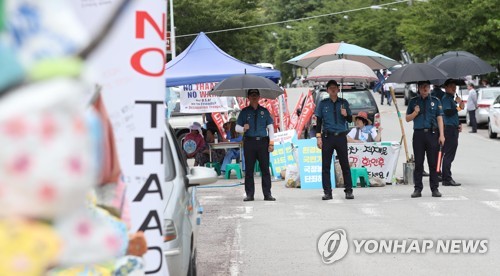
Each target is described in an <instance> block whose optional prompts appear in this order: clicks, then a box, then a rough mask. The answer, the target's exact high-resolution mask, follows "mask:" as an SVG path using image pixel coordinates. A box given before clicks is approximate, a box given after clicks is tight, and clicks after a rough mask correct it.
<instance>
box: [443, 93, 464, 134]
mask: <svg viewBox="0 0 500 276" xmlns="http://www.w3.org/2000/svg"><path fill="white" fill-rule="evenodd" d="M441 103H442V104H443V113H444V116H443V120H444V125H445V126H454V127H458V125H459V124H460V121H459V120H458V110H457V103H456V102H455V96H454V95H452V94H448V93H446V94H444V96H443V98H442V99H441Z"/></svg>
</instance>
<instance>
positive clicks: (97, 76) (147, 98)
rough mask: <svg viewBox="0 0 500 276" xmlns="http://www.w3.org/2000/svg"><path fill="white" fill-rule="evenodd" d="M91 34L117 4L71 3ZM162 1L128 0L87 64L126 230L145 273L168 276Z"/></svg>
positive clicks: (109, 1)
mask: <svg viewBox="0 0 500 276" xmlns="http://www.w3.org/2000/svg"><path fill="white" fill-rule="evenodd" d="M73 3H74V4H75V7H76V8H77V9H78V12H79V15H80V16H81V18H82V21H83V22H84V23H85V24H86V27H87V28H89V31H90V32H91V33H92V32H94V33H95V32H96V30H98V29H99V28H100V26H99V23H100V22H104V21H105V19H106V17H107V16H108V15H109V14H110V12H111V11H112V10H113V9H114V7H115V6H117V5H118V4H119V3H120V1H113V0H108V1H99V0H96V1H88V0H73ZM165 11H166V2H165V1H154V0H144V1H132V2H131V4H130V5H129V6H128V7H127V10H126V11H125V12H124V13H123V15H122V16H121V17H120V18H119V19H118V20H117V22H116V23H115V24H114V26H113V29H112V31H111V32H110V33H109V35H108V36H107V37H106V38H105V39H104V40H103V43H102V45H100V46H99V48H97V49H96V51H95V52H94V53H92V56H91V57H90V59H89V60H88V61H87V64H88V66H87V67H88V68H89V69H90V70H89V72H88V74H87V77H88V79H90V80H91V81H92V82H95V83H98V84H99V85H101V86H102V97H103V100H104V104H105V106H106V109H107V110H108V113H109V117H110V120H111V123H112V126H113V132H114V134H115V135H114V136H115V137H116V140H115V142H116V146H117V149H118V157H119V160H120V164H121V168H122V173H123V181H124V182H125V183H126V185H127V199H128V201H129V203H130V216H131V224H132V225H131V232H136V231H139V230H141V231H143V232H144V234H145V236H146V239H147V243H148V251H147V253H146V255H145V256H144V258H145V263H146V268H145V272H146V273H147V274H157V275H168V269H167V264H166V262H165V257H164V256H163V247H164V242H163V231H164V229H163V223H164V218H163V210H164V208H165V197H164V194H163V191H162V186H163V185H164V182H163V181H164V178H165V177H164V167H163V166H164V164H163V162H164V145H165V141H164V125H163V122H164V110H163V109H164V102H163V100H164V97H165V76H164V71H165V70H164V67H165V49H166V47H165V25H166V24H165V23H166V22H165V20H166V15H165Z"/></svg>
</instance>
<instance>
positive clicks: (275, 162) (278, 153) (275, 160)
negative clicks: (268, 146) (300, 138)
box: [269, 129, 297, 178]
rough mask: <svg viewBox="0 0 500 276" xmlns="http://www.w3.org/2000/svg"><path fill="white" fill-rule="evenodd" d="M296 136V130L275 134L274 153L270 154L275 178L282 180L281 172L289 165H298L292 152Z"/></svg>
mask: <svg viewBox="0 0 500 276" xmlns="http://www.w3.org/2000/svg"><path fill="white" fill-rule="evenodd" d="M295 136H296V133H295V130H294V129H291V130H287V131H282V132H277V133H275V134H274V139H273V141H274V151H273V152H271V153H269V163H271V165H272V168H273V173H274V177H275V178H281V176H280V173H281V171H283V170H285V169H286V167H287V166H288V165H297V162H296V161H295V158H294V156H293V152H292V139H294V137H295Z"/></svg>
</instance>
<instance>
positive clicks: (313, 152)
mask: <svg viewBox="0 0 500 276" xmlns="http://www.w3.org/2000/svg"><path fill="white" fill-rule="evenodd" d="M295 143H296V144H297V147H298V152H299V172H300V187H301V189H323V184H322V183H323V182H322V180H321V168H322V166H321V150H320V149H318V146H317V142H316V138H312V139H300V140H295V141H294V144H295ZM334 167H335V155H333V157H332V164H331V167H330V177H331V180H332V189H333V188H335V186H336V185H335V169H334Z"/></svg>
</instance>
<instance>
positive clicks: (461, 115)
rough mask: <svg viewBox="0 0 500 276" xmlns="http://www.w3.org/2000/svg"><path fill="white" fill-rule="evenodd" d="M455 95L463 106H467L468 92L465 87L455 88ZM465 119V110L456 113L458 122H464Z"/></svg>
mask: <svg viewBox="0 0 500 276" xmlns="http://www.w3.org/2000/svg"><path fill="white" fill-rule="evenodd" d="M456 95H457V96H458V97H460V98H461V99H462V101H464V106H467V98H469V90H468V89H467V86H466V85H464V86H460V87H459V86H457V93H456ZM466 117H467V109H466V108H464V109H462V110H460V111H459V112H458V118H459V119H460V121H465V118H466Z"/></svg>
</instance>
